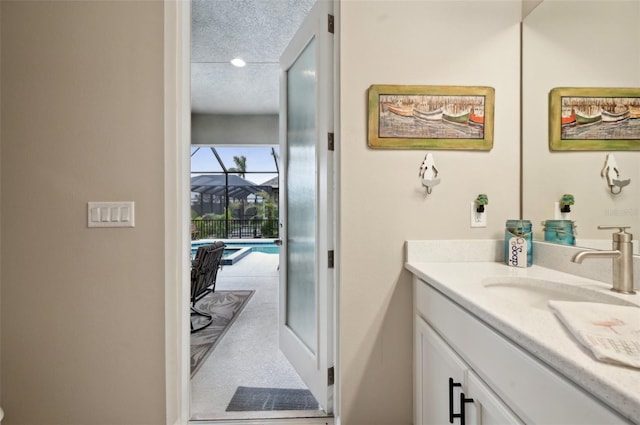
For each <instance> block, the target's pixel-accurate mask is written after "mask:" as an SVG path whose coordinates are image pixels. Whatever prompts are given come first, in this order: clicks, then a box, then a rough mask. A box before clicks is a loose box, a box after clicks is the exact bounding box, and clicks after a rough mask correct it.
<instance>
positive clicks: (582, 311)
mask: <svg viewBox="0 0 640 425" xmlns="http://www.w3.org/2000/svg"><path fill="white" fill-rule="evenodd" d="M549 307H551V310H552V311H553V312H554V313H555V315H556V316H557V317H558V319H560V321H561V322H562V324H564V325H565V326H566V328H567V329H568V330H569V331H570V332H571V333H572V334H573V335H574V336H575V338H576V339H577V340H578V341H579V342H580V343H582V344H583V345H584V346H586V347H587V348H589V349H590V350H591V352H592V353H593V355H594V356H595V357H596V359H598V360H601V361H605V362H610V363H620V364H624V365H628V366H632V367H635V368H640V308H638V307H634V306H622V305H612V304H603V303H593V302H574V301H554V300H551V301H549Z"/></svg>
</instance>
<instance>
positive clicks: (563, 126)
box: [549, 87, 640, 151]
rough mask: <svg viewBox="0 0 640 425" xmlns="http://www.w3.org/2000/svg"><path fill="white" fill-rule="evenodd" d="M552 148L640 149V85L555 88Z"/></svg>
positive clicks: (551, 112)
mask: <svg viewBox="0 0 640 425" xmlns="http://www.w3.org/2000/svg"><path fill="white" fill-rule="evenodd" d="M549 149H550V150H552V151H588V150H620V151H623V150H640V88H588V87H573V88H572V87H556V88H554V89H552V90H551V91H550V92H549Z"/></svg>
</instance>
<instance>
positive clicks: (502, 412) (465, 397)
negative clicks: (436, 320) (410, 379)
mask: <svg viewBox="0 0 640 425" xmlns="http://www.w3.org/2000/svg"><path fill="white" fill-rule="evenodd" d="M415 351H416V353H415V354H416V356H415V369H416V371H415V375H414V379H415V383H414V386H415V392H414V394H415V400H414V403H415V418H414V424H416V425H418V424H420V425H422V424H425V425H426V424H446V423H459V424H469V425H476V424H483V425H491V424H503V425H506V424H522V422H521V421H520V420H519V419H518V418H517V417H516V416H515V415H514V414H513V413H512V412H511V411H510V410H509V408H508V407H506V405H504V403H502V401H501V400H500V399H499V398H498V397H497V396H496V395H495V394H493V392H492V391H491V390H490V389H489V388H488V387H487V386H486V385H485V384H484V383H483V382H482V380H481V379H480V377H478V376H477V375H476V374H475V373H474V372H473V371H472V370H470V368H469V366H468V365H467V364H466V363H465V362H464V361H463V360H462V359H461V358H460V357H459V356H458V355H457V354H456V353H455V352H454V351H453V350H452V349H451V347H449V346H448V345H447V343H446V342H445V341H444V340H443V339H442V338H440V336H438V334H437V333H436V332H435V331H434V330H433V329H432V328H431V326H429V325H428V324H427V322H425V321H424V320H423V319H422V317H420V316H419V315H416V316H415Z"/></svg>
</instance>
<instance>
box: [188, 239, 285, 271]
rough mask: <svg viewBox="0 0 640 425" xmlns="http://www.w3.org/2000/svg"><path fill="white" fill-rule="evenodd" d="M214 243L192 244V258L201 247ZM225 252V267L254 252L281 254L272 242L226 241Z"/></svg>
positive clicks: (223, 255) (197, 242)
mask: <svg viewBox="0 0 640 425" xmlns="http://www.w3.org/2000/svg"><path fill="white" fill-rule="evenodd" d="M212 242H213V241H195V242H191V258H194V257H195V255H196V251H197V250H198V247H199V246H202V245H209V244H211V243H212ZM224 244H225V245H226V246H225V250H224V252H223V254H222V258H223V261H222V263H223V264H224V265H231V264H234V263H235V262H237V261H239V260H240V259H242V258H243V257H245V256H247V255H249V254H250V253H252V252H262V253H265V254H279V253H280V247H279V246H278V245H276V244H275V243H274V242H272V241H265V242H253V241H252V242H239V241H238V242H235V241H224Z"/></svg>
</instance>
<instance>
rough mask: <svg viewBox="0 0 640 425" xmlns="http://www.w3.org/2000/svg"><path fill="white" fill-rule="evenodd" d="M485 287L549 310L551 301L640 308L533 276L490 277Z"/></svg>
mask: <svg viewBox="0 0 640 425" xmlns="http://www.w3.org/2000/svg"><path fill="white" fill-rule="evenodd" d="M482 284H483V285H484V287H485V288H486V289H487V290H489V291H491V294H493V295H495V296H496V297H500V298H501V299H504V300H506V301H509V302H513V303H516V304H518V305H523V306H528V307H533V308H538V309H543V310H548V309H549V307H548V303H547V302H548V301H549V300H557V301H586V302H595V303H605V304H615V305H627V306H636V307H637V305H636V304H634V303H632V302H629V301H626V300H624V299H621V298H619V297H617V296H616V295H615V294H613V293H608V292H599V291H595V290H592V289H589V288H584V287H580V286H574V285H567V284H564V283H562V282H555V281H550V280H544V279H535V278H530V277H504V276H500V277H488V278H485V279H483V281H482Z"/></svg>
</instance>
